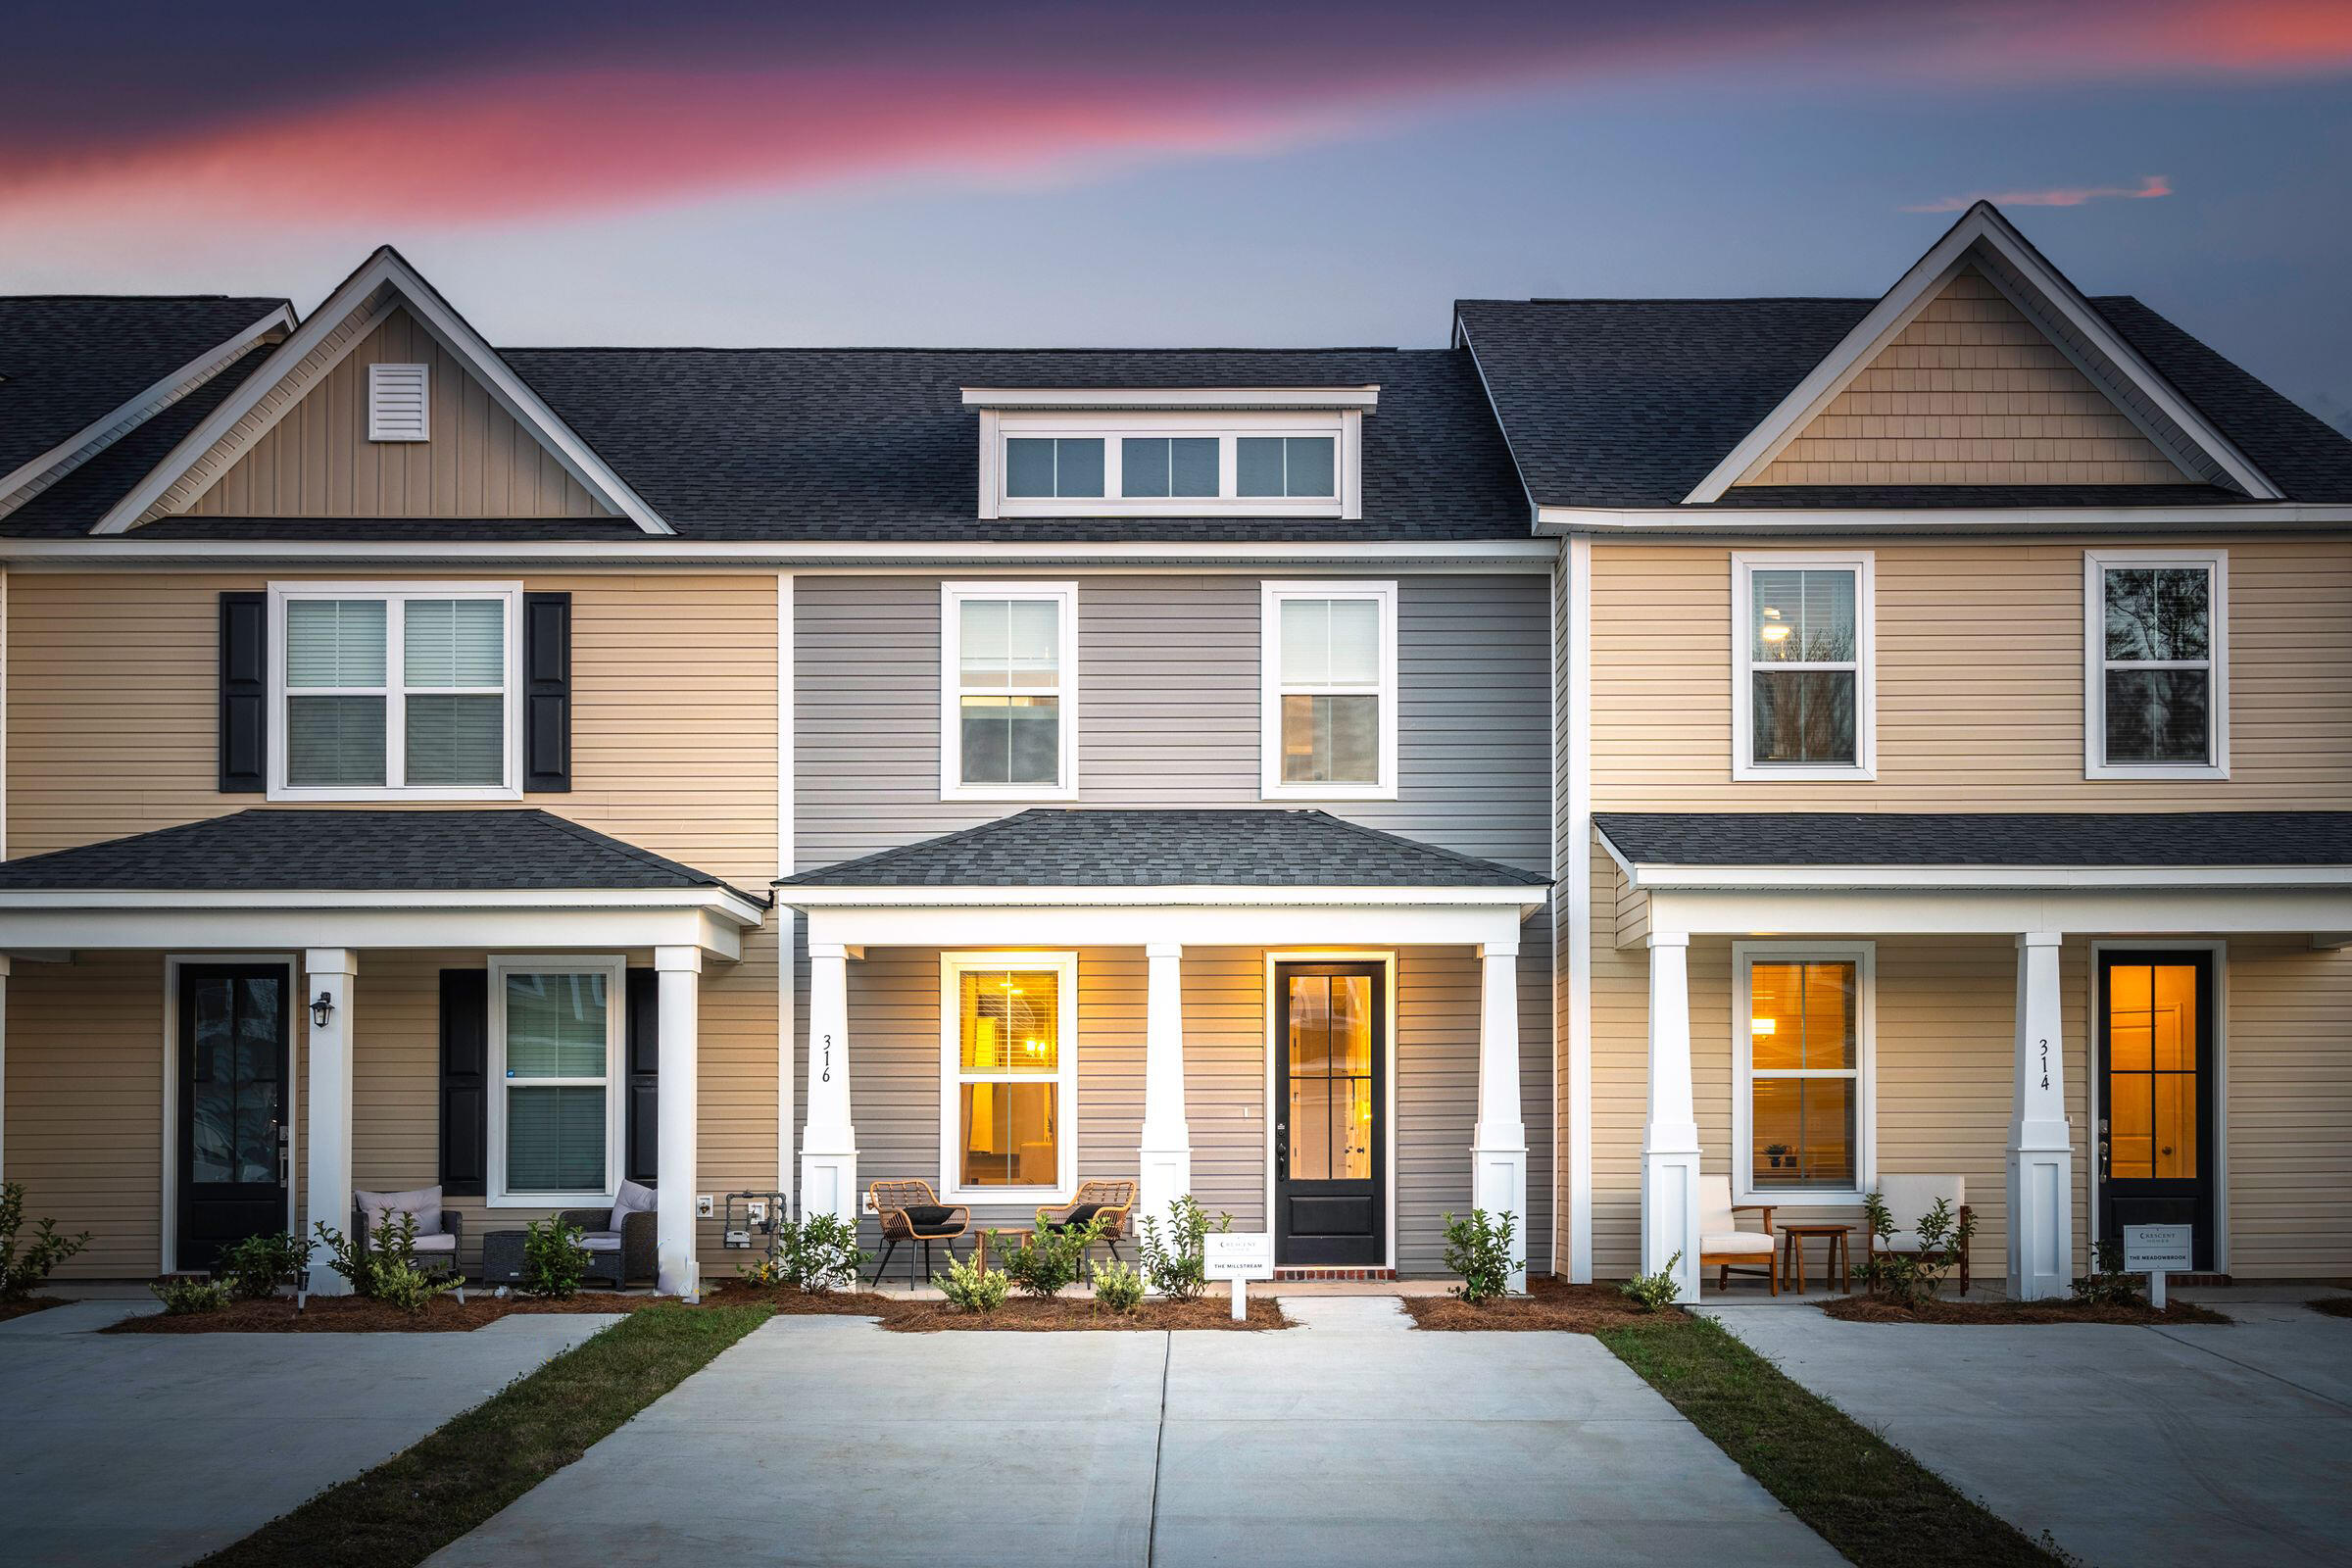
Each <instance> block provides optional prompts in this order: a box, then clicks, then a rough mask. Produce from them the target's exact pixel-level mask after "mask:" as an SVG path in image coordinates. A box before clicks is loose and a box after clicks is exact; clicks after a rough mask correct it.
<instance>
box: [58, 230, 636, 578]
mask: <svg viewBox="0 0 2352 1568" xmlns="http://www.w3.org/2000/svg"><path fill="white" fill-rule="evenodd" d="M384 287H389V288H390V289H392V290H393V291H395V292H396V293H398V294H399V295H400V297H401V299H402V301H403V302H404V303H405V304H406V305H407V306H408V307H409V311H410V314H411V315H412V316H414V317H415V318H416V319H417V321H418V322H419V323H420V324H421V325H423V327H424V328H425V330H426V331H427V332H429V333H431V334H432V336H433V338H434V339H435V340H436V341H438V342H439V343H440V345H441V346H442V347H443V348H444V349H446V350H448V351H449V352H450V353H451V354H452V355H454V356H455V357H456V358H457V359H458V360H459V361H460V362H461V363H462V364H463V365H464V366H465V367H466V368H467V369H468V370H469V371H471V372H472V374H473V375H474V377H475V379H477V380H479V381H480V382H481V383H482V385H483V387H484V388H485V389H486V390H487V391H488V392H489V394H490V396H491V398H492V399H493V400H494V401H495V402H497V403H498V405H499V406H500V407H501V408H503V409H505V410H506V411H507V413H508V414H510V415H512V416H514V417H515V420H516V421H517V422H519V423H520V424H522V425H523V426H524V427H525V428H526V429H528V430H530V431H532V433H533V434H535V435H536V436H538V438H539V439H540V440H541V441H542V442H543V443H544V444H545V445H546V447H547V449H548V451H549V452H550V453H551V454H553V455H554V457H555V459H556V461H557V462H558V463H560V464H562V465H563V466H564V471H566V472H568V473H569V474H570V475H571V476H572V477H573V478H574V479H577V480H578V481H579V482H580V485H581V487H582V488H584V489H585V490H587V491H588V492H589V493H590V494H591V495H593V496H595V497H596V498H597V499H598V500H600V501H602V502H603V503H605V505H606V506H608V507H610V508H611V509H612V510H613V512H616V513H618V514H619V515H622V516H625V517H627V518H629V519H630V520H631V521H633V522H635V523H636V524H637V526H638V527H640V528H642V529H644V530H645V531H646V532H647V533H653V534H667V533H672V532H674V531H675V530H674V529H672V528H671V527H670V526H669V524H668V523H666V522H664V521H662V518H661V516H660V515H657V514H656V513H655V512H654V510H653V509H652V508H651V507H649V506H647V505H646V503H645V501H644V500H643V499H642V498H641V497H639V496H638V494H637V492H636V491H635V490H633V489H631V488H630V487H629V484H628V482H627V481H626V480H624V479H622V478H621V476H620V475H619V474H618V473H617V472H615V471H614V470H613V467H612V466H610V465H608V464H607V463H606V462H605V461H604V459H602V458H600V457H598V456H597V455H596V453H595V451H594V450H593V449H592V448H590V447H589V445H588V444H587V443H586V442H585V441H583V440H581V439H580V437H579V436H578V434H577V433H575V432H574V431H573V430H572V428H571V426H569V425H568V424H566V423H564V420H563V419H562V418H561V417H559V416H558V415H557V414H556V412H555V410H553V409H551V408H549V407H548V406H547V403H546V402H545V400H543V399H542V398H541V397H540V396H539V394H538V393H536V392H534V391H532V390H531V388H530V386H529V384H528V383H526V382H525V381H523V379H522V378H521V377H520V376H518V375H516V374H515V372H514V371H513V370H512V369H510V368H508V366H507V363H506V362H505V361H504V360H502V359H501V358H499V355H498V351H497V350H496V349H494V348H492V347H491V346H490V345H489V344H488V343H486V342H484V341H483V339H482V337H481V334H479V333H478V332H476V331H474V329H473V328H472V327H471V326H470V325H468V324H467V323H466V319H465V318H463V317H461V316H459V315H458V313H457V312H455V311H453V310H451V309H450V308H449V306H448V305H447V304H446V303H445V302H444V301H443V300H442V299H441V297H440V295H439V294H438V293H436V292H435V291H434V289H433V287H432V285H431V284H429V283H427V282H426V281H425V280H424V278H423V277H422V276H421V275H420V274H419V273H417V270H415V269H414V268H412V267H410V266H409V264H408V263H407V262H406V261H405V260H404V259H403V258H402V257H401V255H400V254H399V253H398V252H397V251H395V250H393V249H392V248H391V247H390V246H389V245H386V246H383V247H381V248H379V249H378V250H377V251H376V252H375V253H374V254H373V255H372V256H370V257H368V260H367V261H366V262H364V263H362V264H361V266H360V269H359V270H358V271H356V272H354V273H352V274H351V276H350V277H348V278H346V279H345V280H344V282H343V285H342V286H341V287H340V288H338V289H336V290H335V292H334V293H333V294H332V295H330V296H329V297H328V298H327V300H326V301H325V303H323V304H321V305H320V306H319V309H317V310H316V311H313V312H312V313H311V315H310V319H307V320H306V321H304V322H303V323H302V325H301V326H300V327H299V328H297V329H296V330H295V331H294V332H293V333H292V334H291V335H289V336H288V337H287V338H286V339H285V341H283V342H282V343H280V344H278V346H277V348H276V349H275V350H274V351H272V352H271V354H270V358H269V359H268V360H267V361H266V362H264V363H263V365H262V367H261V368H259V369H258V370H256V371H255V372H254V373H253V374H252V375H250V376H248V377H247V378H246V379H245V380H244V382H243V383H242V384H240V385H239V386H238V388H237V390H236V391H235V392H233V393H231V394H230V395H229V396H228V398H226V399H225V400H224V401H223V402H222V403H221V406H220V407H219V408H217V409H215V410H214V411H213V412H212V413H211V414H210V415H208V416H207V417H205V419H204V420H203V422H202V423H200V424H198V425H197V426H196V428H195V429H193V430H191V431H189V432H188V434H187V436H186V437H185V438H184V439H182V440H181V441H180V443H179V444H178V445H177V446H175V447H173V448H172V452H171V455H170V456H168V457H166V458H165V459H164V461H163V462H162V463H161V464H159V465H158V466H156V467H155V469H154V470H153V471H152V472H150V473H149V474H148V475H147V477H146V478H144V479H142V480H140V481H139V482H138V484H136V485H134V486H133V487H132V488H131V490H130V491H129V493H128V494H126V495H125V496H123V499H122V500H120V501H118V502H117V503H116V504H115V505H114V507H113V508H112V509H110V510H109V511H108V512H107V514H106V515H105V516H104V517H102V518H100V519H99V521H98V525H97V526H96V527H94V528H92V529H91V530H90V531H91V532H92V533H94V534H121V533H127V532H128V531H130V530H131V529H133V528H135V527H137V526H138V524H139V520H140V518H141V517H142V516H144V515H145V514H146V512H147V509H148V508H150V507H152V506H154V505H155V504H156V503H157V502H158V501H160V500H162V499H163V497H164V496H165V494H166V493H167V492H169V491H170V490H171V488H172V486H173V485H174V484H176V483H178V482H179V480H180V479H181V478H182V477H184V476H185V475H186V474H187V472H188V471H189V469H191V468H192V467H194V466H195V465H196V464H197V462H198V461H199V460H200V459H202V458H203V457H204V456H205V455H206V454H207V453H209V452H210V451H212V450H213V448H214V447H216V446H218V445H219V444H220V443H221V441H222V440H223V439H224V438H225V437H227V436H228V435H229V434H230V433H231V432H232V431H233V430H234V429H235V428H236V426H237V423H238V421H240V420H242V419H243V418H244V417H245V416H246V415H248V414H250V413H252V412H253V411H254V410H255V409H256V408H258V407H260V406H261V404H262V402H263V400H264V399H265V398H266V397H268V396H269V395H270V393H271V392H272V391H274V390H276V388H277V386H278V384H279V383H280V382H281V381H283V380H285V379H286V377H287V376H288V375H289V374H291V373H292V372H293V371H294V370H295V369H296V368H298V367H300V366H301V364H302V362H303V360H304V359H305V358H306V357H307V356H309V354H310V353H311V352H312V351H313V350H314V349H316V348H317V347H318V346H319V344H320V343H321V342H322V341H324V340H325V338H326V336H327V334H328V333H330V332H332V331H333V330H334V329H335V328H336V327H338V326H340V325H342V324H343V323H344V322H345V321H346V320H347V319H350V318H351V317H352V316H353V315H354V314H355V313H357V312H358V311H359V310H360V309H362V308H363V307H364V306H366V305H367V303H368V300H369V298H370V297H371V296H372V295H373V294H374V293H375V291H376V290H377V289H378V288H384ZM365 336H366V334H365V333H355V334H353V335H352V336H351V338H350V339H349V340H348V341H347V342H346V343H345V344H344V346H343V348H342V350H341V352H339V353H338V354H337V355H336V356H335V361H334V363H337V364H339V363H340V362H341V361H342V360H343V359H344V358H346V357H348V356H349V355H350V353H351V352H352V351H353V350H355V349H357V348H358V347H359V345H360V343H361V342H362V341H363V339H364V338H365ZM328 368H332V367H331V365H329V366H321V367H319V370H320V371H321V372H323V371H324V370H326V369H328ZM286 407H289V408H290V407H292V403H291V402H289V403H288V404H287V405H286ZM283 412H284V411H283V410H282V409H281V410H280V411H279V413H280V414H281V415H282V413H283ZM228 466H229V465H223V466H222V470H221V471H222V472H225V471H227V467H228ZM218 478H219V475H216V476H215V482H217V481H218ZM206 488H208V489H209V488H210V486H209V485H208V486H207V487H206ZM201 493H202V492H199V494H201Z"/></svg>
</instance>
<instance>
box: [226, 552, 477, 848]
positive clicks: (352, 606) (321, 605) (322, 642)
mask: <svg viewBox="0 0 2352 1568" xmlns="http://www.w3.org/2000/svg"><path fill="white" fill-rule="evenodd" d="M520 600H521V589H520V588H519V587H518V586H515V585H498V584H474V583H462V584H431V585H424V584H418V585H414V586H411V585H402V586H399V587H387V586H382V585H369V584H333V583H316V584H314V583H303V584H298V585H279V586H276V587H273V588H271V590H270V607H271V610H272V613H273V617H274V621H275V625H274V628H273V629H274V631H275V633H276V635H275V636H273V637H272V638H271V643H272V645H273V646H274V647H275V648H276V649H278V650H279V652H278V656H277V658H276V660H275V662H274V665H273V667H272V669H271V672H270V675H271V681H270V684H271V702H272V706H273V708H274V710H275V711H276V713H277V715H278V722H276V723H273V724H272V725H271V726H270V797H271V798H272V799H275V800H318V801H365V800H390V799H399V798H404V797H407V798H415V799H419V800H444V801H457V800H500V799H512V798H515V797H516V796H518V795H519V794H520V793H521V791H520V788H519V784H518V779H517V772H518V760H517V759H518V754H519V752H520V745H519V741H520V736H519V734H518V727H519V725H518V717H519V705H518V704H517V703H516V702H515V687H516V684H517V683H516V679H515V671H516V668H517V666H518V663H519V659H520V654H519V643H518V635H517V627H518V621H519V608H520Z"/></svg>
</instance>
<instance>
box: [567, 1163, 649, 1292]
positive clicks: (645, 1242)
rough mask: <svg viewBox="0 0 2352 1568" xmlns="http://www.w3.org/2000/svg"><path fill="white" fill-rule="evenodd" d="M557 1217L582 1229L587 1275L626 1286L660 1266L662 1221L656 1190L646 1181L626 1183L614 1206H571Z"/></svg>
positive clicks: (614, 1201)
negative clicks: (656, 1199)
mask: <svg viewBox="0 0 2352 1568" xmlns="http://www.w3.org/2000/svg"><path fill="white" fill-rule="evenodd" d="M556 1217H557V1218H559V1219H561V1220H562V1221H563V1222H564V1224H566V1225H577V1226H578V1227H579V1228H580V1232H581V1235H580V1245H581V1246H583V1247H585V1248H587V1249H588V1268H587V1271H586V1276H585V1277H586V1278H589V1279H595V1280H610V1281H612V1283H613V1285H615V1286H622V1285H626V1284H628V1283H629V1281H631V1280H650V1279H652V1278H653V1277H654V1271H655V1270H656V1269H657V1268H658V1267H660V1252H661V1236H660V1227H661V1220H660V1218H659V1217H658V1216H657V1215H656V1214H655V1213H654V1190H653V1189H652V1188H651V1187H648V1186H646V1185H645V1183H643V1182H627V1181H624V1182H622V1183H621V1184H620V1191H619V1192H618V1193H616V1194H614V1195H613V1206H612V1207H611V1208H567V1209H565V1210H564V1212H563V1213H561V1214H559V1215H558V1216H556Z"/></svg>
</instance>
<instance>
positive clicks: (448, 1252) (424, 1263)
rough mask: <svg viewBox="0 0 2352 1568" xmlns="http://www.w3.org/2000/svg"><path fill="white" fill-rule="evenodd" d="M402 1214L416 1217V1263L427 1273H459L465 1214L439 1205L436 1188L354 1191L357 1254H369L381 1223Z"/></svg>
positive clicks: (352, 1229) (354, 1227) (352, 1203)
mask: <svg viewBox="0 0 2352 1568" xmlns="http://www.w3.org/2000/svg"><path fill="white" fill-rule="evenodd" d="M401 1214H410V1215H414V1216H415V1217H416V1220H417V1242H416V1252H417V1267H418V1268H421V1269H423V1270H424V1271H425V1272H426V1273H428V1274H456V1273H459V1272H460V1270H459V1267H458V1240H459V1237H460V1236H461V1235H462V1234H463V1231H464V1228H465V1223H466V1216H464V1215H463V1214H460V1213H459V1212H458V1211H457V1210H456V1209H454V1208H443V1207H442V1206H441V1189H440V1188H438V1187H415V1188H411V1189H410V1190H409V1191H407V1192H405V1193H365V1192H355V1193H353V1194H352V1195H351V1234H352V1235H353V1236H354V1237H356V1238H357V1239H358V1240H357V1243H356V1246H357V1248H358V1250H359V1253H360V1255H361V1256H363V1257H365V1256H367V1255H368V1249H369V1248H370V1247H372V1246H373V1245H374V1242H375V1233H376V1232H377V1231H378V1230H380V1229H382V1228H383V1225H384V1222H385V1221H386V1220H387V1219H391V1218H394V1217H395V1216H397V1215H401Z"/></svg>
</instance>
